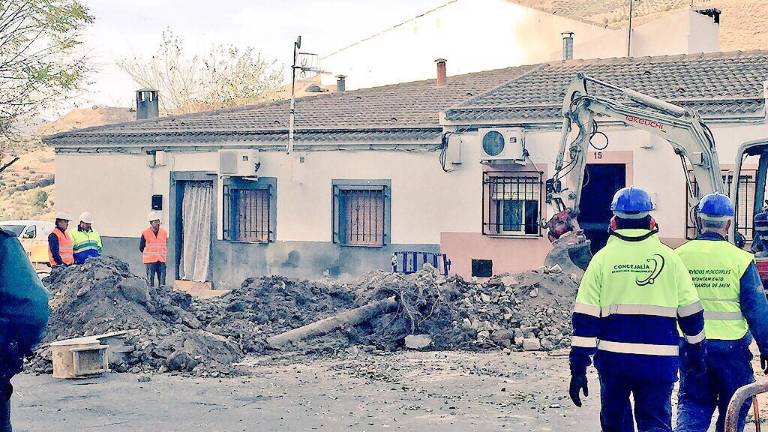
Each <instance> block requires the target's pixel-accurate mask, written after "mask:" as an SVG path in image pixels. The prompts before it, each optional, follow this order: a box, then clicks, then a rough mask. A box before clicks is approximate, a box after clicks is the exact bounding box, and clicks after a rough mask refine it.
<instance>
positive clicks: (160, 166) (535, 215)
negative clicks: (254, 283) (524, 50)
mask: <svg viewBox="0 0 768 432" xmlns="http://www.w3.org/2000/svg"><path fill="white" fill-rule="evenodd" d="M426 63H428V64H429V63H431V62H430V61H429V60H427V61H426ZM433 67H434V66H433ZM442 70H444V68H440V67H438V71H442ZM577 71H584V72H586V73H588V74H590V75H592V76H594V77H595V78H598V79H602V80H605V81H607V82H611V83H614V84H616V85H620V86H626V87H631V88H636V89H639V90H642V91H644V92H646V93H648V94H651V95H653V96H657V97H660V98H663V99H665V100H669V101H671V102H674V103H677V104H681V105H683V106H688V107H692V108H694V109H697V110H699V112H700V113H701V115H702V116H703V118H704V119H705V121H706V122H707V124H708V125H709V126H710V127H711V129H712V131H713V133H714V135H715V138H716V141H717V145H718V152H719V154H720V160H721V163H722V164H723V167H724V168H725V169H728V168H732V166H731V165H732V163H733V162H732V161H733V159H734V156H735V152H736V148H737V147H738V146H739V145H740V144H741V143H742V142H744V141H746V140H749V139H755V138H760V137H765V136H768V126H767V125H766V111H765V94H764V90H763V85H764V82H765V81H766V79H768V52H750V53H724V54H704V55H683V56H661V57H642V58H617V59H607V60H570V61H556V62H550V63H542V64H538V65H533V66H520V67H513V68H506V69H499V70H492V71H486V72H479V73H472V74H465V75H458V76H448V77H445V78H444V77H438V79H432V80H426V81H418V82H409V83H401V84H396V85H390V86H383V87H376V88H369V89H360V90H354V91H344V92H338V93H332V94H324V95H319V96H313V97H307V98H301V99H299V100H298V101H297V115H296V118H297V126H296V144H295V152H294V153H292V154H286V146H287V139H288V131H287V119H288V116H287V112H288V111H287V109H288V102H287V101H280V102H274V103H267V104H262V105H256V106H250V107H243V108H236V109H230V110H223V111H215V112H209V113H198V114H191V115H184V116H177V117H164V118H155V119H148V120H142V121H135V122H130V123H123V124H118V125H110V126H103V127H96V128H89V129H82V130H78V131H72V132H66V133H61V134H57V135H53V136H50V137H47V138H46V139H45V142H46V143H47V144H49V145H52V146H53V147H54V148H55V150H56V185H57V194H58V195H57V203H56V204H57V207H59V208H60V209H64V210H66V211H69V212H71V213H78V212H80V211H83V210H85V209H87V210H89V211H91V212H92V213H93V214H94V217H95V218H96V219H97V220H98V221H99V227H100V230H101V234H102V236H103V240H104V250H105V254H108V255H116V256H119V257H120V258H122V259H125V260H127V261H128V262H130V263H131V265H132V266H133V267H134V270H135V271H139V270H140V269H141V261H140V254H139V253H138V238H139V235H140V233H141V231H142V230H143V229H144V228H145V225H146V223H147V221H145V220H144V219H145V218H146V213H147V212H148V211H149V210H150V209H153V208H154V209H156V210H160V211H162V213H163V223H164V224H166V225H167V228H168V231H169V234H170V240H169V245H170V250H169V269H168V272H169V278H170V277H174V276H175V277H177V278H182V279H184V278H189V277H190V276H189V275H191V274H204V275H205V277H204V278H205V279H206V280H208V281H211V282H213V284H214V286H216V287H219V288H227V287H232V286H233V285H237V284H240V283H241V282H242V280H243V279H244V278H246V277H249V276H254V275H262V274H283V275H286V276H291V277H305V278H317V277H322V276H333V277H350V276H355V275H358V274H361V273H363V272H367V271H370V270H374V269H382V270H389V269H390V268H391V267H390V265H391V259H392V254H393V253H395V252H399V251H422V252H429V253H440V252H441V253H444V254H446V255H447V256H448V257H449V258H450V260H451V261H452V263H453V266H452V270H451V271H452V272H454V273H458V274H461V275H463V276H465V277H469V276H472V275H473V262H474V263H475V264H476V266H478V265H480V264H482V266H485V267H487V266H490V267H491V268H492V272H493V273H494V274H498V273H503V272H508V271H520V270H523V269H529V268H532V267H537V266H539V265H541V264H542V263H543V259H544V256H545V255H546V253H547V252H548V250H549V247H550V245H549V242H548V240H547V239H546V238H545V236H544V233H543V232H542V229H541V227H540V226H539V224H538V223H537V222H538V220H540V219H543V218H547V217H548V216H550V215H549V213H548V210H547V208H546V206H545V203H544V202H543V197H544V193H545V192H544V190H543V189H544V186H543V185H544V181H545V179H546V178H547V177H548V176H549V175H551V171H552V166H553V164H554V158H555V154H556V151H557V147H558V144H559V138H560V124H561V120H560V117H559V116H560V107H561V104H562V95H563V92H564V89H565V87H566V86H567V84H568V83H569V82H570V81H571V80H572V79H573V77H574V76H575V74H576V72H577ZM492 130H497V131H499V130H500V131H505V132H504V133H505V134H507V133H512V132H514V133H515V134H518V136H519V137H520V141H519V142H521V143H524V146H525V150H526V151H527V153H528V154H529V158H527V159H525V160H522V161H521V160H520V159H519V158H516V160H513V158H509V159H508V160H502V161H495V162H494V163H488V159H489V158H488V156H487V155H484V154H483V152H482V150H481V149H482V145H481V142H482V139H483V137H484V136H485V135H486V134H487V133H488V132H490V131H492ZM602 131H603V132H605V133H606V135H607V138H608V147H607V148H605V149H603V150H600V151H597V150H596V151H594V152H591V153H590V155H589V163H590V165H589V166H588V167H587V169H588V171H589V173H590V181H589V183H588V184H587V186H586V187H587V190H586V191H585V194H584V195H585V198H584V200H583V205H587V204H588V205H590V206H593V207H594V210H595V211H594V214H592V215H589V214H586V213H583V214H582V216H583V217H587V218H593V219H594V221H592V222H591V223H594V224H595V225H594V226H595V227H597V228H596V230H593V234H595V235H599V234H600V233H599V232H598V231H599V227H600V226H601V224H603V225H604V224H605V222H606V221H607V219H605V217H606V214H608V213H607V212H608V210H607V205H608V202H609V201H610V195H611V194H612V192H611V190H614V189H616V188H618V187H621V186H623V185H628V184H637V185H641V186H644V187H646V188H648V190H650V191H652V192H653V193H654V194H655V198H656V202H657V204H658V211H657V214H656V218H657V220H658V221H659V223H660V225H661V232H662V237H663V238H664V240H665V241H667V242H669V243H670V244H678V243H680V242H681V241H683V240H684V239H685V238H686V234H687V231H688V227H689V223H690V222H689V219H688V214H689V212H688V208H687V207H686V196H687V194H686V185H685V182H684V180H683V176H682V175H680V172H679V171H680V160H679V158H678V157H677V156H676V155H675V154H674V153H673V152H672V150H671V148H670V147H669V146H668V145H667V144H666V143H664V142H662V141H660V140H658V139H656V138H651V137H650V136H649V135H648V134H646V133H644V132H641V131H638V130H634V129H628V128H627V127H625V126H623V125H619V124H609V125H604V126H603V128H602ZM512 186H514V188H512ZM83 190H88V191H89V193H88V194H85V195H84V194H82V193H81V192H82V191H83ZM744 202H746V200H745V201H744ZM500 212H503V213H505V214H506V216H504V214H501V213H500ZM604 219H605V220H604ZM587 222H589V221H587ZM192 243H194V244H192ZM183 256H185V257H186V258H182V257H183ZM190 266H191V267H190ZM199 266H204V267H202V268H201V267H199ZM482 266H479V267H482ZM479 267H478V268H479ZM203 270H204V271H203ZM475 273H477V272H475Z"/></svg>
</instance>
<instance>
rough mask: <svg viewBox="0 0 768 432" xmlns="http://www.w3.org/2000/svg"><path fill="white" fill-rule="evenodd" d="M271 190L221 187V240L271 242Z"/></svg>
mask: <svg viewBox="0 0 768 432" xmlns="http://www.w3.org/2000/svg"><path fill="white" fill-rule="evenodd" d="M272 199H273V196H272V187H271V186H268V187H266V188H258V189H255V188H241V187H238V186H237V185H224V218H223V220H224V227H223V231H224V239H225V240H230V241H241V242H251V243H267V242H271V241H274V223H275V221H274V220H273V217H274V216H273V211H271V209H272V206H273V204H274V203H273V202H272Z"/></svg>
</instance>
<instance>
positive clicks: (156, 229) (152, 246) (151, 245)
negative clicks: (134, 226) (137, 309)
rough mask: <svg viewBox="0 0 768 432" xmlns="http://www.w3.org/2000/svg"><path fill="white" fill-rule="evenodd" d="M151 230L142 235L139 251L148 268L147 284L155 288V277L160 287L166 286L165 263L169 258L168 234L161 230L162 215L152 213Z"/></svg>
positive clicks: (150, 215)
mask: <svg viewBox="0 0 768 432" xmlns="http://www.w3.org/2000/svg"><path fill="white" fill-rule="evenodd" d="M147 219H149V225H150V226H149V228H147V229H145V230H144V232H143V233H142V234H141V240H140V241H139V250H140V251H141V255H142V260H143V261H144V266H145V267H146V268H147V282H149V286H155V275H157V283H158V285H159V286H162V285H165V261H166V260H167V257H168V246H167V243H168V233H167V232H166V231H165V230H164V229H162V228H160V213H158V212H154V211H153V212H150V213H149V216H147Z"/></svg>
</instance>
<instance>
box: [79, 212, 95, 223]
mask: <svg viewBox="0 0 768 432" xmlns="http://www.w3.org/2000/svg"><path fill="white" fill-rule="evenodd" d="M80 222H85V223H87V224H92V223H93V215H92V214H91V212H82V213H81V214H80Z"/></svg>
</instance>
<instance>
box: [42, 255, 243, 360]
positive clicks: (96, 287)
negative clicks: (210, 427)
mask: <svg viewBox="0 0 768 432" xmlns="http://www.w3.org/2000/svg"><path fill="white" fill-rule="evenodd" d="M44 283H45V284H46V286H47V287H48V289H49V290H50V291H51V301H50V304H51V309H52V310H51V317H50V320H49V323H48V330H47V333H46V336H45V339H44V340H43V343H42V345H41V347H40V348H39V349H38V350H37V352H36V353H35V355H34V356H33V358H32V359H31V368H29V369H31V370H32V371H34V372H37V373H49V372H50V371H51V369H52V366H51V353H50V348H49V347H48V346H47V344H48V343H50V342H53V341H56V340H61V339H69V338H73V337H81V336H91V335H96V334H101V333H108V332H112V331H117V330H133V331H132V332H131V333H130V334H129V335H127V336H126V338H125V341H124V342H123V344H124V345H125V347H124V349H123V351H124V352H123V355H121V356H119V357H116V358H114V359H112V364H111V366H112V369H113V370H116V371H118V372H126V371H133V372H157V371H168V370H177V371H178V370H184V371H186V372H190V373H194V374H195V375H209V374H217V375H222V374H231V373H233V369H232V366H231V365H232V363H234V362H235V361H237V360H239V359H240V358H242V356H243V354H244V353H243V351H242V350H241V349H240V347H239V346H238V344H236V343H234V342H232V341H230V340H229V339H227V338H226V337H223V336H220V335H216V334H213V333H210V332H207V331H204V330H200V329H199V327H200V322H199V320H198V319H197V318H196V316H195V315H194V314H193V312H192V310H193V307H192V299H191V297H190V296H189V295H187V294H183V293H179V292H175V291H172V290H170V289H169V288H168V287H149V286H147V283H146V282H145V281H144V279H142V278H139V277H138V276H135V275H133V274H132V273H131V272H130V271H129V269H128V265H127V264H126V263H124V262H122V261H120V260H118V259H116V258H112V257H99V258H94V259H90V260H88V261H87V262H86V263H85V264H83V265H79V266H71V267H67V268H55V269H54V271H53V272H52V273H51V275H50V276H49V277H47V278H46V279H44ZM172 359H173V362H171V360H172ZM181 360H184V361H181ZM179 365H181V366H183V368H181V367H180V366H179Z"/></svg>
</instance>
